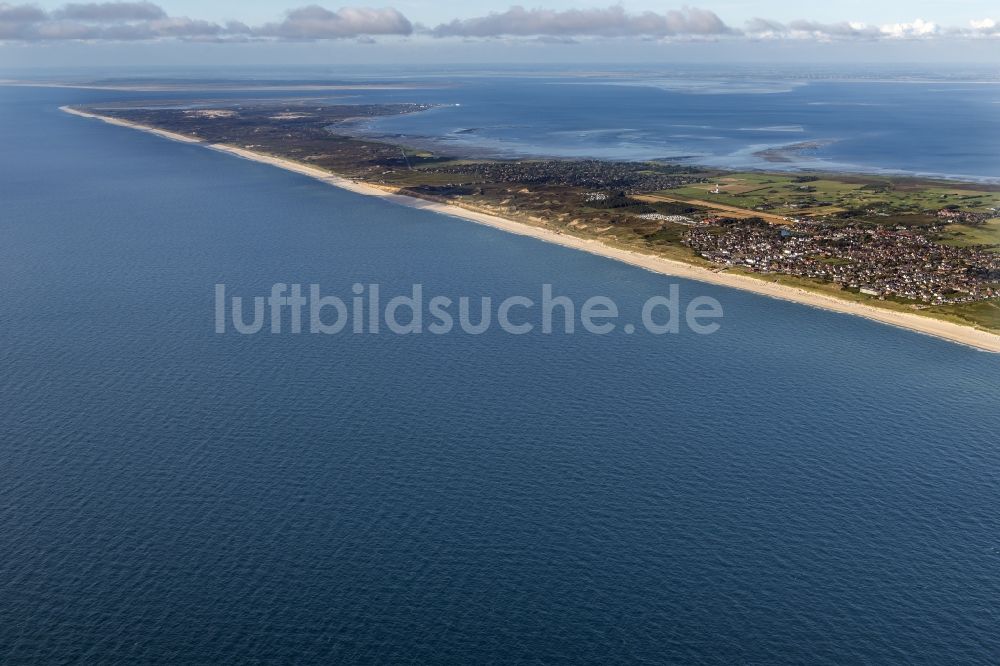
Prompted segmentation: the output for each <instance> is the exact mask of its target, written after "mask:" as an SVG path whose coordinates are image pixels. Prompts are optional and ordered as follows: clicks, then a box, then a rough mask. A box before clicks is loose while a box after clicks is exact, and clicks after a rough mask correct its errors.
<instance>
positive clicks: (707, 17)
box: [431, 5, 732, 37]
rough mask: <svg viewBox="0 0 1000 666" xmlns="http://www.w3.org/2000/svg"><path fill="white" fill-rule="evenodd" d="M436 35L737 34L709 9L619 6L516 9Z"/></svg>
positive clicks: (462, 23) (452, 24)
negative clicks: (632, 11) (658, 9)
mask: <svg viewBox="0 0 1000 666" xmlns="http://www.w3.org/2000/svg"><path fill="white" fill-rule="evenodd" d="M431 32H432V34H434V35H435V36H437V37H505V36H518V37H527V36H548V37H583V36H595V37H673V36H678V35H701V36H704V35H724V34H729V33H731V32H732V30H731V29H730V28H729V27H728V26H726V24H725V23H723V22H722V19H720V18H719V17H718V16H716V15H715V13H713V12H710V11H708V10H706V9H697V8H691V7H685V8H684V9H680V10H672V11H668V12H666V13H663V14H657V13H655V12H643V13H641V14H630V13H628V12H626V11H625V9H624V8H623V7H621V6H620V5H619V6H614V7H608V8H606V9H569V10H565V11H555V10H551V9H525V8H524V7H520V6H514V7H511V8H510V9H508V10H507V11H505V12H499V13H493V14H489V15H487V16H481V17H478V18H471V19H463V20H459V19H455V20H454V21H451V22H450V23H442V24H441V25H439V26H437V27H436V28H434V29H433V30H432V31H431Z"/></svg>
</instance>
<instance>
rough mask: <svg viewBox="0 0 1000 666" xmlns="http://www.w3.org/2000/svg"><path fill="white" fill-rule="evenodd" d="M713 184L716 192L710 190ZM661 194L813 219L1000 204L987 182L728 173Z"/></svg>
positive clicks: (983, 207) (979, 208) (973, 208)
mask: <svg viewBox="0 0 1000 666" xmlns="http://www.w3.org/2000/svg"><path fill="white" fill-rule="evenodd" d="M813 178H815V180H813ZM717 186H718V189H719V193H718V194H714V193H713V190H714V189H715V188H716V187H717ZM664 194H666V195H669V196H679V197H687V198H692V199H700V200H704V201H713V202H718V203H720V204H725V205H729V206H739V207H741V208H750V209H757V210H766V211H770V212H773V213H777V214H780V215H790V216H812V217H815V216H823V215H830V214H836V213H840V212H844V211H852V212H854V213H855V214H857V213H859V212H861V213H868V212H869V211H871V212H870V214H871V215H894V214H914V213H924V212H931V211H937V210H940V209H941V208H944V207H946V206H955V207H957V208H958V209H960V210H963V211H972V212H984V211H988V210H989V209H991V208H995V207H1000V191H990V188H989V187H988V186H986V187H984V189H982V190H978V189H970V188H968V186H960V185H952V184H949V183H938V182H920V181H910V180H899V181H897V180H890V179H879V178H876V177H870V178H866V177H861V176H843V177H838V176H818V175H817V176H801V175H794V174H789V175H781V174H767V173H733V174H725V175H721V176H719V177H717V178H714V179H713V180H712V181H711V182H708V183H698V184H694V185H687V186H685V187H679V188H676V189H672V190H668V191H665V192H664Z"/></svg>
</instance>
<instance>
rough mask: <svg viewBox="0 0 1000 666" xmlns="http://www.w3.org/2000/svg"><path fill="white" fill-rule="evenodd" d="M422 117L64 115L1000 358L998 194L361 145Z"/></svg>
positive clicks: (198, 110)
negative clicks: (380, 123)
mask: <svg viewBox="0 0 1000 666" xmlns="http://www.w3.org/2000/svg"><path fill="white" fill-rule="evenodd" d="M426 108H428V107H427V106H426V105H419V104H380V105H347V104H344V105H321V106H316V105H315V104H312V103H310V102H308V101H294V100H292V101H289V100H278V101H271V102H266V103H254V104H246V103H244V104H240V105H223V104H219V105H212V104H210V103H208V104H200V105H198V106H196V107H194V108H192V107H191V106H188V107H187V108H169V107H161V108H157V107H151V106H148V105H140V104H138V103H136V104H132V105H124V104H119V105H117V106H102V107H101V108H94V107H86V108H70V107H62V110H63V111H65V112H67V113H71V114H74V115H77V116H83V117H88V118H95V119H99V120H102V121H104V122H108V123H112V124H116V125H121V126H125V127H130V128H133V129H139V130H143V131H147V132H151V133H154V134H157V135H159V136H162V137H164V138H168V139H172V140H176V141H183V142H187V143H197V144H200V145H203V146H205V147H207V148H211V149H213V150H218V151H221V152H226V153H229V154H232V155H235V156H238V157H242V158H245V159H251V160H255V161H258V162H263V163H266V164H271V165H274V166H278V167H281V168H284V169H287V170H290V171H294V172H296V173H301V174H304V175H307V176H310V177H313V178H317V179H319V180H321V181H323V182H326V183H329V184H331V185H334V186H337V187H341V188H345V189H348V190H351V191H353V192H357V193H360V194H365V195H369V196H378V197H382V198H385V199H387V200H390V201H393V202H395V203H399V204H403V205H407V206H412V207H416V208H424V209H428V210H433V211H435V212H439V213H444V214H448V215H452V216H456V217H460V218H463V219H466V220H470V221H473V222H477V223H480V224H486V225H489V226H492V227H495V228H498V229H503V230H504V231H508V232H511V233H518V234H523V235H527V236H531V237H534V238H538V239H540V240H544V241H548V242H553V243H557V244H560V245H564V246H567V247H572V248H575V249H579V250H584V251H587V252H591V253H593V254H598V255H601V256H606V257H609V258H612V259H616V260H619V261H623V262H626V263H629V264H632V265H635V266H639V267H642V268H645V269H648V270H651V271H655V272H659V273H663V274H666V275H672V276H677V277H682V278H687V279H692V280H699V281H703V282H709V283H713V284H718V285H722V286H726V287H732V288H736V289H742V290H745V291H751V292H754V293H757V294H762V295H765V296H769V297H774V298H781V299H785V300H789V301H794V302H797V303H802V304H805V305H809V306H813V307H819V308H824V309H828V310H833V311H836V312H842V313H847V314H852V315H857V316H862V317H866V318H868V319H872V320H875V321H878V322H882V323H885V324H890V325H894V326H898V327H902V328H906V329H909V330H913V331H917V332H920V333H924V334H928V335H932V336H935V337H938V338H943V339H946V340H950V341H953V342H958V343H962V344H966V345H969V346H972V347H975V348H978V349H982V350H986V351H992V352H1000V252H998V250H1000V219H998V217H1000V212H998V209H1000V187H996V186H991V185H987V184H967V183H955V182H941V181H924V180H916V179H911V178H886V177H876V176H863V175H843V174H837V175H830V174H814V173H810V174H787V173H786V174H777V173H774V174H772V173H760V172H750V173H739V172H726V171H720V170H709V169H704V168H701V167H697V166H691V165H676V164H664V163H659V162H651V163H635V162H611V161H600V160H495V159H480V158H474V159H473V158H468V157H466V158H463V157H462V156H449V155H439V154H436V153H435V152H432V151H429V150H426V149H413V148H411V147H408V146H406V145H399V144H396V143H390V142H386V141H384V140H379V141H375V140H371V139H366V138H364V137H363V136H359V135H358V132H357V131H356V125H357V123H358V122H359V121H360V120H364V119H366V118H371V117H373V116H378V115H387V114H400V113H415V112H419V111H422V110H424V109H426Z"/></svg>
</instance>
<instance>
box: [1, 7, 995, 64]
mask: <svg viewBox="0 0 1000 666" xmlns="http://www.w3.org/2000/svg"><path fill="white" fill-rule="evenodd" d="M363 1H364V0H361V2H363ZM383 1H384V2H385V4H381V2H383ZM533 61H535V62H542V63H546V62H559V63H581V64H582V63H601V62H630V61H631V62H647V63H648V62H651V63H657V62H673V61H683V62H699V61H709V62H727V61H732V62H744V61H751V62H753V61H761V62H800V61H801V62H831V63H833V62H840V61H843V62H888V63H892V62H930V63H933V62H942V63H944V62H970V63H981V64H996V63H1000V3H997V2H984V1H982V0H951V1H950V2H947V3H945V2H941V1H940V0H938V1H936V2H931V1H928V0H909V1H905V0H888V1H885V0H883V1H879V2H872V1H871V0H868V1H864V0H840V1H839V2H836V3H806V2H801V1H797V2H790V1H788V0H757V1H754V2H746V1H741V0H728V1H727V0H719V1H716V2H704V3H700V4H688V5H684V4H681V5H669V4H668V5H664V4H661V3H654V2H649V1H647V0H629V1H628V2H622V3H618V4H609V3H602V2H583V1H580V0H545V1H543V2H538V3H534V4H525V5H523V6H522V5H511V4H507V3H504V2H500V1H498V0H467V1H465V2H461V3H450V2H449V3H444V2H428V1H426V0H379V4H372V5H365V4H353V5H332V4H312V3H310V1H309V0H285V1H283V2H282V1H279V0H216V1H213V2H204V1H203V0H156V1H153V0H125V1H114V0H113V1H110V2H104V1H99V2H87V1H83V0H75V1H73V2H51V1H48V0H45V1H42V2H32V1H31V0H0V70H9V69H18V68H32V67H48V68H53V67H54V68H58V67H69V66H84V67H85V66H114V65H121V64H123V63H128V64H133V65H163V66H171V65H176V66H195V65H206V66H212V65H220V66H225V65H233V64H280V65H285V64H289V65H291V64H336V63H340V64H345V65H347V64H352V63H373V64H393V63H400V64H415V63H441V62H446V63H461V62H469V63H492V62H495V63H503V62H511V63H530V62H533Z"/></svg>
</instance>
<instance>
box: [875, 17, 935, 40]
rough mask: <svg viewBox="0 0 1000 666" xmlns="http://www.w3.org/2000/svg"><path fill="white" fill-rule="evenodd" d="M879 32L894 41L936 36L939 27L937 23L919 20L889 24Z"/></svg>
mask: <svg viewBox="0 0 1000 666" xmlns="http://www.w3.org/2000/svg"><path fill="white" fill-rule="evenodd" d="M879 30H880V31H881V32H882V34H883V35H885V36H887V37H890V38H892V39H906V38H914V37H930V36H932V35H935V34H937V32H938V26H937V24H936V23H931V22H929V21H924V20H923V19H917V20H915V21H913V22H912V23H889V24H887V25H883V26H882V27H881V28H879Z"/></svg>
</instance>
